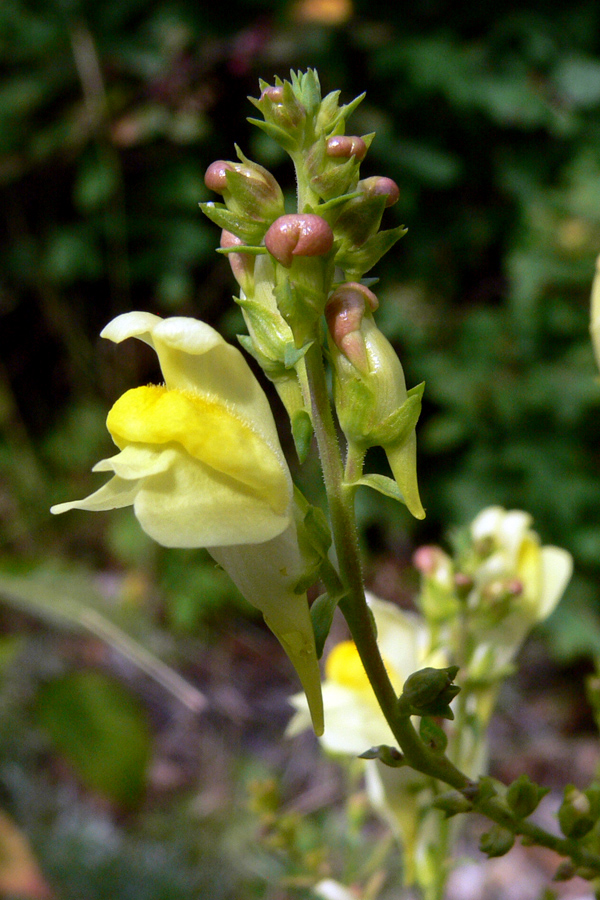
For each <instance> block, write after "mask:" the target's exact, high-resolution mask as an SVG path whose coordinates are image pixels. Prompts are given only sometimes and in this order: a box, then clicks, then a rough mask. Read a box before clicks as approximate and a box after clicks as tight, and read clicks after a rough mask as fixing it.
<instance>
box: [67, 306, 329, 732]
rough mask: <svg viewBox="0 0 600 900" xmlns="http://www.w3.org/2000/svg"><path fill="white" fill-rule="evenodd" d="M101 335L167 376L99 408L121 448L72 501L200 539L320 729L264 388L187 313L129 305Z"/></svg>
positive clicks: (287, 489) (153, 532)
mask: <svg viewBox="0 0 600 900" xmlns="http://www.w3.org/2000/svg"><path fill="white" fill-rule="evenodd" d="M102 336H103V337H106V338H108V339H109V340H112V341H114V342H115V343H120V342H121V341H123V340H125V339H126V338H129V337H136V338H138V339H139V340H142V341H144V342H145V343H147V344H149V345H150V346H151V347H152V348H153V349H154V350H155V351H156V353H157V355H158V359H159V362H160V366H161V369H162V373H163V377H164V380H165V384H164V385H148V386H144V387H137V388H133V389H132V390H129V391H127V392H126V393H125V394H123V396H122V397H120V398H119V399H118V400H117V401H116V403H115V404H114V406H113V407H112V409H111V410H110V412H109V414H108V418H107V428H108V430H109V431H110V433H111V436H112V438H113V440H114V442H115V444H116V445H117V447H118V448H119V453H117V454H116V455H115V456H113V457H111V458H110V459H104V460H102V461H101V462H99V463H97V464H96V466H95V467H94V471H97V472H111V473H112V478H111V479H110V480H109V481H108V482H107V483H106V484H105V485H104V486H103V487H101V488H100V489H99V490H97V491H96V492H95V493H93V494H91V495H90V496H89V497H86V498H85V499H83V500H75V501H71V502H69V503H60V504H58V505H57V506H53V507H52V510H51V511H52V512H53V513H62V512H66V511H67V510H71V509H84V510H109V509H116V508H118V507H123V506H133V509H134V512H135V515H136V516H137V519H138V521H139V523H140V525H141V526H142V528H143V529H144V531H145V532H146V533H147V534H148V535H150V537H152V538H154V540H155V541H157V542H158V543H159V544H162V545H163V546H165V547H205V548H206V549H207V550H208V551H209V552H210V553H211V555H212V556H213V557H214V559H215V560H216V561H217V562H218V563H219V564H220V565H222V566H223V568H224V569H225V570H226V571H227V572H228V574H229V575H230V577H231V578H232V580H233V582H234V583H235V584H236V585H237V587H238V588H239V589H240V591H241V592H242V594H243V595H244V596H245V597H246V599H247V600H248V601H249V602H250V603H252V604H253V605H254V606H255V607H257V608H258V609H260V610H261V612H262V613H263V615H264V618H265V621H266V623H267V625H268V626H269V627H270V628H271V630H272V631H273V632H274V634H275V635H276V637H277V638H278V640H279V641H280V643H281V644H282V646H283V648H284V650H285V651H286V653H287V654H288V656H289V658H290V660H291V662H292V663H293V665H294V666H295V668H296V671H297V672H298V675H299V677H300V680H301V682H302V686H303V688H304V690H305V691H306V695H307V698H308V704H309V707H310V711H311V715H312V719H313V723H314V727H315V730H316V731H317V733H320V732H321V731H322V730H323V712H322V700H321V687H320V675H319V667H318V662H317V657H316V652H315V643H314V636H313V630H312V625H311V621H310V614H309V610H308V604H307V600H306V596H305V595H304V594H297V593H295V591H294V586H295V584H296V583H297V582H298V579H299V578H300V577H301V576H302V574H303V571H304V563H303V560H302V557H301V554H300V550H299V546H298V541H297V536H296V527H295V524H294V519H293V505H292V504H293V487H292V481H291V478H290V473H289V470H288V467H287V463H286V461H285V458H284V456H283V452H282V450H281V447H280V445H279V440H278V437H277V431H276V427H275V422H274V420H273V415H272V413H271V408H270V406H269V403H268V400H267V397H266V395H265V394H264V392H263V390H262V388H261V387H260V385H259V383H258V381H257V380H256V378H255V377H254V375H253V374H252V372H251V370H250V368H249V366H248V364H247V363H246V361H245V360H244V358H243V356H242V354H241V353H240V351H239V350H237V349H236V348H235V347H232V346H231V345H229V344H227V343H226V342H225V341H224V340H223V338H222V337H221V335H220V334H218V332H216V331H215V330H214V329H213V328H211V327H210V326H209V325H206V324H204V323H203V322H199V321H197V320H195V319H190V318H184V317H173V318H169V319H161V318H159V317H158V316H155V315H152V314H150V313H145V312H131V313H125V314H124V315H121V316H118V317H117V318H116V319H113V321H112V322H110V323H109V324H108V325H107V326H106V328H105V329H104V331H103V332H102Z"/></svg>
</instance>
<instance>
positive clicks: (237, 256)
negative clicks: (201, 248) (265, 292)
mask: <svg viewBox="0 0 600 900" xmlns="http://www.w3.org/2000/svg"><path fill="white" fill-rule="evenodd" d="M243 243H244V242H243V241H242V239H241V238H239V237H236V235H235V234H232V233H231V232H230V231H225V229H223V231H222V232H221V247H223V249H229V248H230V247H239V246H240V245H243ZM227 259H228V260H229V265H230V266H231V271H232V272H233V275H234V278H235V280H236V281H237V282H238V284H239V285H240V286H241V288H242V290H243V291H246V289H247V287H248V279H249V278H251V277H252V275H253V272H254V257H253V256H252V255H251V254H250V253H228V254H227Z"/></svg>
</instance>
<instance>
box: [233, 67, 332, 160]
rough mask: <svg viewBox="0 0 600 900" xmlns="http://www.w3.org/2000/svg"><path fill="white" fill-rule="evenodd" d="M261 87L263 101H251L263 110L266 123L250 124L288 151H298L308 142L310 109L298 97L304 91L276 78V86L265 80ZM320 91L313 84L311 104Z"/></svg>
mask: <svg viewBox="0 0 600 900" xmlns="http://www.w3.org/2000/svg"><path fill="white" fill-rule="evenodd" d="M307 74H308V73H307ZM260 86H261V89H262V93H261V95H260V98H259V99H258V100H256V99H255V98H254V97H250V98H249V100H250V102H251V103H253V104H254V106H256V108H257V109H258V110H260V112H261V113H262V115H263V117H264V122H262V121H261V120H260V119H250V120H249V121H250V122H252V124H253V125H256V126H258V128H260V129H261V130H262V131H264V132H265V133H266V134H268V135H270V136H271V137H272V138H273V140H275V141H277V143H278V144H280V145H281V146H282V147H283V148H284V150H287V151H288V152H293V151H294V150H297V149H298V148H299V147H301V146H302V144H303V142H304V129H305V125H306V114H307V110H306V107H305V106H304V104H303V103H302V101H301V99H300V98H299V97H298V93H301V90H300V91H299V90H298V89H297V87H296V88H294V87H293V86H292V84H291V83H290V82H289V81H281V79H280V78H277V79H276V81H275V84H274V85H269V84H267V82H264V81H261V83H260ZM318 90H319V88H318V80H317V81H316V84H315V83H314V82H313V84H312V90H309V91H308V94H309V98H308V99H309V103H311V104H313V103H314V101H315V97H314V96H313V94H314V91H318ZM319 96H320V94H319Z"/></svg>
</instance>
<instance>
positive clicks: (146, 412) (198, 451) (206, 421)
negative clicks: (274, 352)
mask: <svg viewBox="0 0 600 900" xmlns="http://www.w3.org/2000/svg"><path fill="white" fill-rule="evenodd" d="M106 425H107V428H108V430H109V431H110V433H111V435H112V437H113V440H114V442H115V443H116V445H117V446H118V447H119V448H120V449H123V448H124V447H125V446H127V445H128V444H131V443H136V444H155V445H156V444H167V443H172V442H174V443H177V444H180V445H181V446H182V447H183V448H184V449H185V450H186V451H187V452H188V453H189V454H190V456H192V457H194V458H195V459H198V460H200V462H202V463H204V464H205V465H207V466H209V467H210V468H212V469H214V470H215V471H216V472H219V473H222V474H223V475H227V476H229V477H230V478H233V479H234V480H235V481H237V482H239V483H240V484H241V485H243V486H244V487H245V488H247V489H249V490H250V491H251V492H252V493H253V494H255V495H256V496H258V497H260V498H261V499H262V500H264V501H265V502H267V503H268V504H269V506H270V507H271V508H272V509H273V510H274V512H276V513H277V514H278V515H283V514H284V513H285V510H286V509H287V506H288V503H289V486H288V482H287V477H286V471H285V468H284V466H283V465H282V462H281V460H280V459H279V457H278V455H277V453H275V452H274V450H273V448H271V447H270V446H269V445H268V444H267V443H266V442H265V441H264V439H263V438H262V437H261V436H260V435H259V434H257V433H256V432H255V431H254V430H253V429H252V428H251V427H250V426H249V425H248V424H247V423H246V422H244V421H242V419H240V418H239V417H238V416H236V415H235V414H233V413H232V411H231V410H230V409H229V408H228V407H227V406H226V405H225V404H224V403H223V402H217V401H215V400H211V399H209V398H207V397H204V396H201V395H200V394H194V393H192V392H187V391H179V390H168V389H167V388H166V387H164V386H160V385H147V386H145V387H137V388H132V389H131V390H129V391H126V392H125V393H124V394H123V396H122V397H120V398H119V399H118V400H117V402H116V403H115V404H114V406H113V407H112V409H111V410H110V412H109V414H108V418H107V420H106Z"/></svg>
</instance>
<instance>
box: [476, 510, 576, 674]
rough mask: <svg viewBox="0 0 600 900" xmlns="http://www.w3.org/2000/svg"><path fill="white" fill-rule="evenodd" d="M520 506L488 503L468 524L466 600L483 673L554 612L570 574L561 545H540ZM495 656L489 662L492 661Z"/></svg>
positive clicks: (570, 562) (501, 663) (505, 658)
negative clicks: (510, 507) (470, 586)
mask: <svg viewBox="0 0 600 900" xmlns="http://www.w3.org/2000/svg"><path fill="white" fill-rule="evenodd" d="M532 522H533V520H532V517H531V516H530V515H529V513H526V512H523V511H522V510H518V509H513V510H508V511H507V510H505V509H503V508H502V507H500V506H489V507H487V508H486V509H484V510H482V511H481V512H480V513H479V515H477V516H476V517H475V519H474V520H473V521H472V523H471V525H470V537H471V540H472V553H471V555H470V559H469V558H467V560H466V563H467V565H466V567H465V568H466V571H467V574H468V575H470V577H471V578H472V579H473V589H472V591H471V593H470V594H469V596H468V597H467V605H468V607H469V608H470V609H472V610H473V613H474V614H478V615H477V616H476V618H475V617H474V618H473V619H472V621H473V627H474V631H475V632H478V631H480V633H479V634H478V635H477V636H478V638H479V640H478V646H477V650H476V654H475V655H476V658H475V659H473V661H472V668H473V671H472V673H471V674H475V671H474V670H475V669H476V668H477V663H478V661H479V662H481V664H482V665H483V667H484V669H487V670H488V671H486V672H485V674H486V676H489V674H490V673H489V669H490V667H491V668H492V669H494V670H497V669H500V668H502V667H504V666H506V665H508V664H509V663H510V662H511V661H512V659H513V657H514V655H515V654H516V652H517V651H518V649H519V648H520V646H521V644H522V643H523V641H524V639H525V637H526V635H527V633H528V632H529V631H530V629H531V628H532V627H533V626H534V625H535V624H536V623H537V622H542V621H543V620H544V619H547V618H548V616H549V615H550V614H551V613H552V612H554V609H555V608H556V605H557V604H558V601H559V600H560V598H561V597H562V595H563V593H564V590H565V588H566V586H567V584H568V582H569V580H570V578H571V573H572V570H573V558H572V556H571V554H570V553H569V552H568V550H563V549H562V548H561V547H551V546H545V547H542V546H541V542H540V538H539V535H538V534H537V533H536V532H535V531H533V529H532V528H531V525H532ZM492 657H493V661H492Z"/></svg>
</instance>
